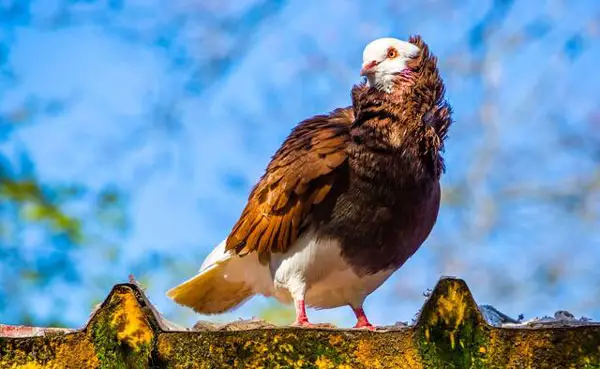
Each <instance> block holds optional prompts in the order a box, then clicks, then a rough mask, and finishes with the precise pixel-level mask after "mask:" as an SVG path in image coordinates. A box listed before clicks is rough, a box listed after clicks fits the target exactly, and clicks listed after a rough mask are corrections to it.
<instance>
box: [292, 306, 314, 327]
mask: <svg viewBox="0 0 600 369" xmlns="http://www.w3.org/2000/svg"><path fill="white" fill-rule="evenodd" d="M292 325H295V326H298V327H307V328H309V327H313V325H312V323H311V322H309V321H308V317H307V316H306V306H305V305H304V300H298V301H296V321H295V322H294V324H292Z"/></svg>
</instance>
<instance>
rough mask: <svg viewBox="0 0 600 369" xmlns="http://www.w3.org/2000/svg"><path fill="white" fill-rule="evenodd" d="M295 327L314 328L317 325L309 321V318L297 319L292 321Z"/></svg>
mask: <svg viewBox="0 0 600 369" xmlns="http://www.w3.org/2000/svg"><path fill="white" fill-rule="evenodd" d="M292 326H293V327H302V328H314V327H315V325H314V324H312V323H311V322H309V321H308V320H297V321H295V322H294V323H292Z"/></svg>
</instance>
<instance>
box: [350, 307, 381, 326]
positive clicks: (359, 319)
mask: <svg viewBox="0 0 600 369" xmlns="http://www.w3.org/2000/svg"><path fill="white" fill-rule="evenodd" d="M350 307H351V308H352V311H354V315H356V325H355V326H354V328H367V329H369V330H375V327H373V324H371V323H370V322H369V319H367V315H365V311H364V310H363V308H362V306H359V307H354V306H350Z"/></svg>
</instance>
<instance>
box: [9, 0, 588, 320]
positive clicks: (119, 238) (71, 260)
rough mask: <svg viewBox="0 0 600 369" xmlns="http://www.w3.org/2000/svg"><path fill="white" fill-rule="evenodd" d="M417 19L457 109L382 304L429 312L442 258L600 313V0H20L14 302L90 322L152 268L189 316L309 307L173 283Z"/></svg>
mask: <svg viewBox="0 0 600 369" xmlns="http://www.w3.org/2000/svg"><path fill="white" fill-rule="evenodd" d="M414 33H419V34H421V35H422V36H423V37H424V39H425V40H426V41H427V42H428V43H429V44H430V46H431V48H432V50H433V51H434V53H435V54H437V55H438V56H439V58H440V64H439V66H440V69H441V72H442V75H443V77H444V79H445V81H446V84H447V90H448V98H449V100H450V102H451V104H452V105H453V107H454V110H455V121H456V122H455V124H454V126H453V127H452V130H451V132H450V139H449V141H448V144H447V148H446V154H445V156H446V160H447V167H448V170H447V173H446V175H445V176H444V178H443V187H444V196H443V200H444V201H443V206H442V210H441V214H440V217H439V221H438V224H437V225H436V227H435V229H434V231H433V234H432V235H431V237H430V238H429V239H428V241H427V242H426V243H425V245H424V246H423V247H422V248H421V249H420V251H419V252H418V253H417V254H416V255H415V256H414V257H413V258H412V259H411V260H409V262H408V263H407V264H406V265H405V266H404V267H403V268H402V269H401V270H400V271H398V272H397V273H396V274H395V275H394V276H393V278H392V279H391V280H389V281H388V282H387V283H386V284H385V285H384V286H383V287H382V288H380V289H379V290H377V291H376V292H375V293H374V294H373V295H372V296H371V297H369V299H368V300H367V304H366V310H367V313H368V314H370V316H371V320H372V321H373V322H374V323H376V324H391V323H394V322H396V321H410V320H411V318H412V317H413V316H414V314H415V313H416V312H417V310H418V308H420V306H421V305H422V303H423V300H424V297H423V292H424V291H426V290H427V289H428V288H431V287H433V286H434V285H435V283H436V281H437V279H438V278H439V277H440V275H443V274H450V275H457V276H460V277H462V278H465V279H466V280H467V282H468V283H469V285H470V287H471V289H472V291H473V293H474V295H475V297H476V299H477V301H478V302H479V303H488V304H492V305H494V306H496V307H497V308H498V309H500V310H501V311H503V312H505V313H507V314H509V315H513V316H516V315H518V314H520V313H523V314H524V315H525V317H526V318H531V317H534V316H542V315H545V314H552V313H553V312H554V311H555V310H558V309H566V310H569V311H571V312H572V313H573V314H575V315H576V316H582V315H583V316H588V317H591V318H596V319H599V318H600V268H599V267H598V261H599V260H600V259H599V256H600V221H599V217H600V106H599V96H600V72H599V68H600V67H599V66H600V62H598V60H600V42H599V37H600V3H599V2H598V1H597V0H579V1H567V0H549V1H541V0H540V1H524V0H523V1H513V0H494V1H490V0H487V1H480V0H470V1H459V0H422V1H417V0H414V1H378V2H376V1H361V2H359V1H350V0H333V1H318V2H316V1H315V2H308V1H300V0H289V1H283V0H280V1H274V0H239V1H238V0H236V1H233V0H170V1H167V0H162V1H161V0H152V1H151V0H135V1H133V0H132V1H125V0H121V1H120V0H104V1H100V0H97V1H96V0H78V1H74V0H38V1H35V0H1V1H0V321H1V322H2V323H8V324H36V325H56V326H63V325H66V326H75V327H76V326H81V325H83V324H84V322H85V321H86V320H87V318H88V314H89V312H90V311H91V309H92V307H93V306H94V304H97V303H98V302H100V301H101V300H102V299H103V298H104V297H105V296H106V295H107V293H108V292H109V290H110V288H111V286H112V285H113V284H115V283H119V282H124V281H126V280H127V276H128V274H130V273H132V274H134V275H135V277H136V278H137V280H138V281H139V282H140V283H141V284H142V285H143V286H145V287H146V288H147V293H148V295H149V297H150V299H151V300H152V301H153V302H154V304H155V305H156V306H157V308H158V309H159V310H160V311H162V312H163V313H164V314H165V315H166V316H167V317H168V318H169V319H172V320H174V321H175V322H177V323H179V324H182V325H187V326H189V325H191V324H193V322H194V321H196V320H198V319H213V320H221V321H224V320H232V319H237V318H238V317H244V318H250V317H252V316H260V317H263V318H267V319H269V320H271V321H274V322H277V323H289V322H291V320H292V315H293V314H292V312H291V310H290V309H289V308H287V307H283V306H280V305H278V304H277V303H275V302H274V301H271V300H267V299H264V298H255V299H253V300H251V301H250V302H249V303H247V304H246V305H244V306H243V307H242V308H240V309H239V310H237V311H235V312H232V313H229V314H225V315H221V316H216V317H202V316H199V315H196V314H193V313H192V312H191V311H190V310H187V309H185V308H181V307H178V306H175V304H173V303H172V302H171V301H170V300H168V299H167V298H166V297H165V295H164V293H165V291H166V290H167V289H168V288H170V287H172V286H174V285H175V284H177V283H179V282H181V281H182V280H184V279H187V278H188V277H190V276H191V275H193V274H194V273H195V272H196V270H197V269H198V267H199V265H200V264H201V262H202V259H203V258H204V257H205V256H206V255H207V254H208V252H209V251H210V250H211V248H212V247H213V246H214V245H216V244H217V243H218V242H219V241H221V240H222V239H223V238H224V237H225V236H226V235H227V233H228V232H229V230H230V229H231V226H232V225H233V224H234V222H235V220H236V219H237V217H238V215H239V214H240V211H241V209H242V207H243V205H244V202H245V199H246V197H247V195H248V193H249V191H250V188H251V186H252V185H253V184H254V182H255V181H256V180H257V179H258V177H259V176H260V175H261V174H262V171H263V169H264V167H265V166H266V164H267V163H268V161H269V158H270V156H271V155H272V153H273V152H274V151H275V150H276V149H277V148H278V146H279V145H280V143H281V142H282V140H283V139H284V138H285V136H286V135H287V134H288V133H289V131H290V130H291V128H292V127H293V126H294V125H295V124H296V123H297V122H299V121H301V120H303V119H305V118H307V117H310V116H312V115H314V114H318V113H324V112H327V111H330V110H332V109H334V108H336V107H340V106H346V105H348V104H349V102H350V97H349V91H350V89H351V87H352V85H353V84H354V83H357V82H359V81H360V77H359V69H360V65H361V52H362V49H363V47H364V46H365V45H366V44H367V43H368V42H369V41H371V40H373V39H375V38H378V37H382V36H395V37H399V38H407V37H408V36H409V35H410V34H414ZM365 247H368V245H365ZM309 314H310V316H311V319H312V320H314V321H330V322H334V323H337V324H340V325H350V324H352V323H353V316H352V313H351V311H350V310H349V309H347V308H339V309H335V310H327V311H318V312H315V311H311V312H310V313H309Z"/></svg>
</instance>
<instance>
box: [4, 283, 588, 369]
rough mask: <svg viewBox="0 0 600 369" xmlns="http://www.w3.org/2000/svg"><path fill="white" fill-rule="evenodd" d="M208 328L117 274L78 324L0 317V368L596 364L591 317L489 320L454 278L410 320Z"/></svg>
mask: <svg viewBox="0 0 600 369" xmlns="http://www.w3.org/2000/svg"><path fill="white" fill-rule="evenodd" d="M248 324H250V325H251V326H253V327H255V328H252V327H250V328H252V329H249V326H248ZM238 326H239V327H238ZM236 327H237V328H236ZM197 328H198V327H197ZM209 328H210V329H207V330H194V331H192V330H173V329H172V325H170V324H169V323H168V322H166V321H164V320H163V319H162V318H161V317H160V315H159V314H158V313H157V312H156V311H155V309H154V308H153V307H152V305H151V304H150V303H149V302H148V300H147V299H146V297H145V296H144V295H143V293H142V291H141V290H140V288H139V287H138V286H137V285H135V284H120V285H116V286H115V287H114V288H113V290H112V292H111V293H110V295H109V296H108V297H107V299H106V300H105V301H104V303H102V305H101V306H100V308H99V309H98V310H96V311H95V313H94V314H93V316H92V318H91V319H90V321H89V323H88V324H87V326H86V327H85V328H84V329H82V330H77V331H70V330H48V329H43V328H35V329H34V328H22V327H21V328H10V327H7V326H3V327H0V368H232V367H234V368H600V326H598V325H597V324H578V325H577V326H573V327H565V326H560V327H553V326H550V327H542V328H539V327H535V328H531V327H518V328H497V327H492V326H490V325H489V324H487V323H486V322H485V320H484V318H483V317H482V315H481V313H480V311H479V309H478V308H477V305H476V304H475V302H474V300H473V297H472V296H471V293H470V292H469V289H468V288H467V285H466V284H465V283H464V282H463V281H462V280H459V279H454V278H444V279H441V280H440V282H439V283H438V285H437V286H436V288H435V289H434V291H433V292H432V294H431V296H430V298H429V299H428V300H427V302H426V303H425V305H424V306H423V309H422V310H421V314H420V316H419V318H418V320H417V323H416V324H415V325H414V326H409V327H400V328H395V329H389V330H380V331H376V332H370V331H357V330H344V329H304V328H291V327H286V328H272V327H269V326H267V325H264V324H262V323H259V322H256V321H250V322H249V323H248V322H238V323H237V324H228V325H226V326H224V327H221V328H215V327H213V326H211V327H209ZM23 335H29V336H23ZM3 336H4V337H3Z"/></svg>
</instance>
